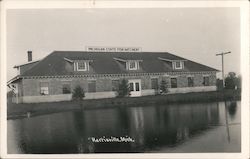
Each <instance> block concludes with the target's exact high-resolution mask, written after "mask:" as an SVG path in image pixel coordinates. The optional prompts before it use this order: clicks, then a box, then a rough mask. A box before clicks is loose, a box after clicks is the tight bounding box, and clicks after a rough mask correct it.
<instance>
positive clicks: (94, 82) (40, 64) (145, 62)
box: [7, 51, 218, 103]
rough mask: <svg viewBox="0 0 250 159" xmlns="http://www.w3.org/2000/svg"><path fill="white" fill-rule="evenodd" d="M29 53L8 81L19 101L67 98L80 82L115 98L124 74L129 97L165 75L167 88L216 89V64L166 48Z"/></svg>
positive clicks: (148, 90) (92, 94)
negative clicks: (38, 57)
mask: <svg viewBox="0 0 250 159" xmlns="http://www.w3.org/2000/svg"><path fill="white" fill-rule="evenodd" d="M28 57H29V62H28V63H26V64H22V65H18V66H15V68H16V69H17V70H19V75H17V76H16V77H14V78H13V79H11V80H10V81H9V82H8V83H7V85H8V86H9V88H11V89H12V90H13V92H14V93H15V96H14V97H13V102H15V103H37V102H52V101H69V100H71V99H72V92H73V90H74V88H75V87H76V86H77V85H80V86H81V87H82V88H83V89H84V91H85V98H84V99H96V98H113V97H116V96H117V90H118V86H119V83H120V82H121V80H122V79H126V80H127V81H128V83H129V88H130V96H131V97H138V96H147V95H154V94H156V93H159V85H160V83H161V81H162V80H164V81H166V83H167V87H168V91H169V93H187V92H202V91H214V90H216V73H217V71H218V70H216V69H214V68H211V67H208V66H205V65H203V64H200V63H196V62H194V61H191V60H188V59H185V58H182V57H179V56H176V55H174V54H170V53H167V52H89V51H54V52H52V53H51V54H49V55H48V56H46V57H45V58H43V59H42V60H39V61H32V60H31V59H32V52H31V51H29V52H28Z"/></svg>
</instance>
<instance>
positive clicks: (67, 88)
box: [62, 84, 71, 94]
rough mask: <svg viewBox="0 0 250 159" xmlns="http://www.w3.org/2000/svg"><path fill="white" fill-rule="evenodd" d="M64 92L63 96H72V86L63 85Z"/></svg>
mask: <svg viewBox="0 0 250 159" xmlns="http://www.w3.org/2000/svg"><path fill="white" fill-rule="evenodd" d="M62 92H63V94H70V93H71V88H70V84H63V87H62Z"/></svg>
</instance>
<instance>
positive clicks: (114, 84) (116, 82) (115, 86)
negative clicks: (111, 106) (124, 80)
mask: <svg viewBox="0 0 250 159" xmlns="http://www.w3.org/2000/svg"><path fill="white" fill-rule="evenodd" d="M118 89H119V80H112V91H118Z"/></svg>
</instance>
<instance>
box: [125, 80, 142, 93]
mask: <svg viewBox="0 0 250 159" xmlns="http://www.w3.org/2000/svg"><path fill="white" fill-rule="evenodd" d="M128 83H129V90H130V97H138V96H141V80H140V79H133V80H128Z"/></svg>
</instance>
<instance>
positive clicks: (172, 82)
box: [171, 78, 177, 88]
mask: <svg viewBox="0 0 250 159" xmlns="http://www.w3.org/2000/svg"><path fill="white" fill-rule="evenodd" d="M171 88H177V78H171Z"/></svg>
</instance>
